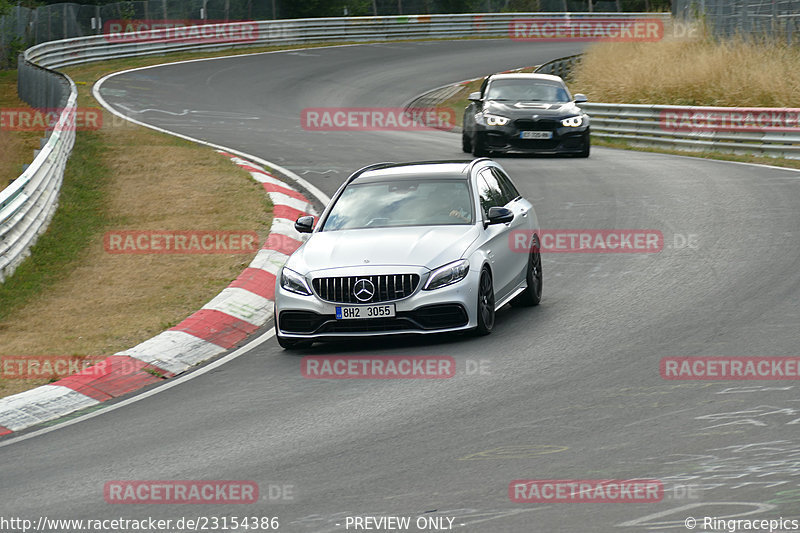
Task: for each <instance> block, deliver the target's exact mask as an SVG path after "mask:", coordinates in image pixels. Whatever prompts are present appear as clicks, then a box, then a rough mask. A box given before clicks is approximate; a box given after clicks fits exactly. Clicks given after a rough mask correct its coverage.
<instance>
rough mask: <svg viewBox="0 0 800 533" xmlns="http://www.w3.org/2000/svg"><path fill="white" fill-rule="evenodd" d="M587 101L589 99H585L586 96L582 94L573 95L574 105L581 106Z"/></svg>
mask: <svg viewBox="0 0 800 533" xmlns="http://www.w3.org/2000/svg"><path fill="white" fill-rule="evenodd" d="M588 101H589V99H588V98H586V95H585V94H582V93H577V94H576V95H575V103H576V104H582V103H584V102H588Z"/></svg>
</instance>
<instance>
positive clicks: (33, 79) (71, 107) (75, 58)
mask: <svg viewBox="0 0 800 533" xmlns="http://www.w3.org/2000/svg"><path fill="white" fill-rule="evenodd" d="M520 18H524V19H525V20H532V19H548V20H553V19H564V20H567V19H569V20H573V21H576V20H588V19H597V18H600V19H603V18H614V19H617V20H619V19H637V18H649V19H653V18H660V19H661V20H663V21H664V22H667V21H668V20H670V15H669V14H668V13H663V14H652V13H485V14H480V13H479V14H460V15H408V16H383V17H343V18H327V19H295V20H268V21H258V22H233V23H227V24H217V25H214V27H216V28H218V29H219V30H220V31H219V32H217V33H215V34H214V35H213V37H212V38H202V36H201V38H197V37H183V38H180V37H177V36H176V35H174V34H173V35H171V36H170V35H168V34H167V33H166V31H165V30H149V31H145V32H138V33H132V34H118V35H109V34H102V35H95V36H91V37H78V38H73V39H63V40H59V41H51V42H46V43H42V44H40V45H37V46H34V47H31V48H29V49H28V50H26V51H25V53H24V54H23V56H21V58H20V77H19V94H20V96H21V97H22V98H23V99H24V100H26V101H27V102H28V103H29V104H31V105H33V106H36V107H59V108H61V107H63V108H64V111H63V112H62V113H61V116H60V118H59V125H60V126H59V127H58V129H59V130H60V131H57V132H56V133H53V134H52V135H51V136H50V138H49V139H48V141H47V144H46V145H45V146H44V147H43V149H42V150H41V152H40V153H39V154H38V155H37V156H36V158H35V159H34V161H33V163H32V164H31V165H30V167H29V168H28V169H27V170H26V171H25V172H24V173H23V174H22V175H21V176H20V177H19V178H17V179H16V180H15V181H14V183H13V184H12V185H10V186H9V187H7V188H6V189H5V190H3V191H2V192H0V282H2V281H4V280H5V279H6V278H7V277H8V276H10V275H11V274H12V273H13V271H14V269H15V268H16V266H17V265H18V264H19V263H20V262H21V261H22V260H23V259H24V258H25V257H26V256H27V255H28V254H29V249H30V247H31V246H32V245H33V243H34V242H35V241H36V238H37V237H38V235H39V234H40V233H42V232H43V231H44V230H45V229H46V227H47V224H48V222H49V220H50V218H51V217H52V215H53V212H54V211H55V208H56V205H57V199H58V191H59V188H60V185H61V180H62V179H63V174H64V167H65V164H66V160H67V159H68V157H69V154H70V152H71V150H72V146H73V144H74V141H75V128H74V126H69V124H71V123H72V122H74V113H75V102H76V99H77V91H76V89H75V85H74V84H73V83H72V80H70V79H69V78H68V77H67V76H64V75H62V74H58V73H56V72H54V71H53V70H52V69H58V68H61V67H65V66H69V65H77V64H81V63H87V62H91V61H102V60H106V59H118V58H125V57H132V56H145V55H156V54H164V53H167V52H178V51H197V50H217V49H227V48H234V47H247V46H264V45H269V46H280V45H295V44H309V43H322V42H326V43H331V42H363V41H382V40H385V41H397V40H412V39H453V38H459V37H464V38H480V37H488V38H510V37H511V24H512V22H513V21H514V20H516V19H520ZM65 84H67V85H68V88H69V91H68V92H67V93H65V92H64V85H65ZM64 94H68V95H69V96H68V97H66V98H63V95H64ZM56 100H57V101H58V102H59V104H58V105H57V106H54V105H53V102H54V101H56Z"/></svg>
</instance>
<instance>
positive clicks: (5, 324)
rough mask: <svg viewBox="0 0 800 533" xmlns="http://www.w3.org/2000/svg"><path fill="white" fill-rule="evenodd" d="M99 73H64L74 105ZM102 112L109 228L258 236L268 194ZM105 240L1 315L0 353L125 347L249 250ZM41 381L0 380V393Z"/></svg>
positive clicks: (222, 163)
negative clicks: (165, 248)
mask: <svg viewBox="0 0 800 533" xmlns="http://www.w3.org/2000/svg"><path fill="white" fill-rule="evenodd" d="M105 68H106V69H107V68H108V67H107V66H106V67H105ZM103 73H104V72H103V69H102V68H101V67H99V66H97V65H94V66H91V67H86V68H83V69H81V68H75V69H72V70H71V71H70V72H69V74H70V76H72V77H73V79H75V80H76V82H79V83H78V87H79V90H80V91H81V95H80V98H79V105H84V106H86V105H92V106H95V105H97V104H96V103H94V101H93V100H92V99H91V96H89V88H90V87H91V83H92V82H93V81H94V79H96V78H97V77H99V75H100V74H103ZM104 119H105V122H104V127H103V129H101V130H100V131H99V134H100V139H101V141H102V148H103V150H102V151H101V153H102V158H103V163H104V165H105V166H106V167H107V168H108V171H109V174H110V182H109V184H108V187H107V188H106V192H105V193H104V194H105V197H104V203H105V209H106V210H107V213H108V217H109V219H110V224H109V225H110V227H109V228H108V229H115V230H117V229H119V230H123V229H134V230H148V229H158V230H190V229H196V230H246V231H256V232H257V233H258V234H259V238H260V242H263V241H264V239H265V238H266V235H267V233H268V229H269V223H270V220H271V215H270V211H271V210H270V206H269V200H268V197H267V195H266V193H265V192H264V190H263V188H262V187H261V186H260V185H259V184H258V183H256V182H255V181H253V180H252V179H251V178H250V176H249V174H248V173H247V172H245V171H244V170H242V169H240V168H239V167H237V166H235V165H234V164H233V163H231V162H230V160H228V159H227V158H226V157H224V156H222V155H220V154H217V153H216V152H215V151H213V150H212V149H210V148H207V147H203V146H199V145H196V144H193V143H190V142H187V141H183V140H180V139H176V138H174V137H171V136H168V135H164V134H161V133H157V132H154V131H151V130H149V129H146V128H142V127H139V126H134V125H132V124H129V123H124V124H120V121H118V120H117V121H113V120H111V115H109V114H106V115H105V117H104ZM80 134H81V133H80V132H79V133H78V135H80ZM102 238H103V235H102V232H101V233H99V234H97V235H95V236H94V238H93V240H92V242H91V244H90V245H89V246H88V248H87V249H86V250H85V253H83V254H82V257H81V258H80V260H79V261H77V264H75V265H71V266H70V271H69V273H68V274H67V275H66V276H65V277H64V278H63V279H62V280H61V281H59V282H57V283H56V284H55V285H53V286H50V287H48V288H47V290H46V291H42V292H41V293H40V294H37V295H36V296H35V297H34V298H32V299H31V300H30V301H28V302H27V303H25V304H24V305H22V306H21V307H19V309H17V310H15V311H14V312H13V313H12V314H11V315H10V316H9V317H7V318H6V319H3V320H1V321H0V338H1V340H0V355H14V356H18V355H29V356H35V355H110V354H113V353H114V352H117V351H120V350H123V349H126V348H129V347H132V346H134V345H136V344H138V343H139V342H142V341H144V340H146V339H148V338H150V337H151V336H153V335H155V334H157V333H159V332H161V331H163V330H164V329H167V328H169V327H171V326H173V325H175V324H177V323H178V322H180V321H181V320H182V319H183V318H185V317H186V316H188V315H189V314H191V313H192V312H194V311H195V310H197V309H199V308H200V307H202V306H203V305H204V304H205V303H206V302H207V301H208V300H210V299H211V298H213V297H214V296H215V295H216V294H217V293H218V292H219V291H220V290H222V289H223V288H225V286H227V285H228V283H230V281H231V280H233V279H234V278H235V277H236V276H237V275H238V274H239V273H240V272H241V271H242V270H243V269H244V268H245V267H246V266H247V264H248V263H249V262H250V260H251V259H252V256H253V255H254V254H252V253H250V254H236V255H234V254H230V255H228V254H215V255H125V254H122V255H117V254H109V253H106V252H105V250H104V248H103V240H102ZM46 381H47V380H7V379H0V396H4V395H8V394H13V393H16V392H20V391H21V390H25V389H27V388H31V387H34V386H37V385H40V384H42V383H45V382H46Z"/></svg>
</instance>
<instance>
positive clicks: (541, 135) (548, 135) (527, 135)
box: [519, 131, 553, 139]
mask: <svg viewBox="0 0 800 533" xmlns="http://www.w3.org/2000/svg"><path fill="white" fill-rule="evenodd" d="M519 138H520V139H552V138H553V132H552V131H521V132H519Z"/></svg>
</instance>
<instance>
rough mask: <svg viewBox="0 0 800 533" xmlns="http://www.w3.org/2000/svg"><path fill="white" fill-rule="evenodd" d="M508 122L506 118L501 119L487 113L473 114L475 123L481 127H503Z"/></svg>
mask: <svg viewBox="0 0 800 533" xmlns="http://www.w3.org/2000/svg"><path fill="white" fill-rule="evenodd" d="M508 120H509V119H508V118H507V117H501V116H500V115H490V114H489V113H476V114H475V122H477V123H478V124H480V125H481V126H505V125H506V124H508Z"/></svg>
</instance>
